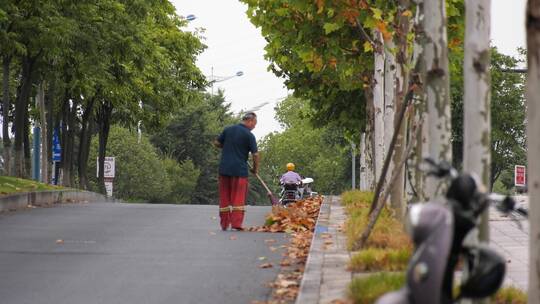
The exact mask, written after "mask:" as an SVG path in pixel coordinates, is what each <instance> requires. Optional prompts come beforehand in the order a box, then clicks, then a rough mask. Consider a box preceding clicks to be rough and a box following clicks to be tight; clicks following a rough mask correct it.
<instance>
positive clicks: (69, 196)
mask: <svg viewBox="0 0 540 304" xmlns="http://www.w3.org/2000/svg"><path fill="white" fill-rule="evenodd" d="M116 201H118V200H116V199H114V198H109V197H106V196H105V195H103V194H100V193H95V192H90V191H78V190H51V191H36V192H24V193H18V194H12V195H7V196H3V197H0V212H3V211H15V210H19V209H24V208H27V207H28V206H51V205H54V204H61V203H69V202H73V203H76V202H116Z"/></svg>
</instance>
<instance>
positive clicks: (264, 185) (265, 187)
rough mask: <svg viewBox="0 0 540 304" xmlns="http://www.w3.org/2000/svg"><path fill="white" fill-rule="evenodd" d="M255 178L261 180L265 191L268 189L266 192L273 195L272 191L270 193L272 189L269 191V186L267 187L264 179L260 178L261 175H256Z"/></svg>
mask: <svg viewBox="0 0 540 304" xmlns="http://www.w3.org/2000/svg"><path fill="white" fill-rule="evenodd" d="M255 176H256V177H257V178H258V179H259V181H260V182H261V184H262V185H263V187H264V189H266V192H268V193H272V191H270V189H268V186H266V184H265V183H264V181H263V180H262V178H261V177H260V176H259V174H258V173H256V174H255Z"/></svg>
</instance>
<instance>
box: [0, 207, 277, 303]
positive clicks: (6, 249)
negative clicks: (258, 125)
mask: <svg viewBox="0 0 540 304" xmlns="http://www.w3.org/2000/svg"><path fill="white" fill-rule="evenodd" d="M217 208H218V207H217V206H193V205H142V204H119V203H92V204H74V205H63V206H59V207H54V208H38V209H31V210H25V211H18V212H13V213H4V214H0V303H2V304H23V303H24V304H26V303H28V304H49V303H50V304H63V303H66V304H86V303H92V304H95V303H104V304H105V303H106V304H114V303H129V304H136V303H175V304H178V303H181V304H183V303H198V304H201V303H233V304H242V303H250V302H251V301H253V300H259V301H263V300H265V299H266V298H267V297H268V295H269V293H270V289H269V288H268V287H266V285H265V283H267V282H270V281H272V280H273V279H274V278H275V276H276V275H277V272H278V267H275V266H276V265H279V261H280V259H281V253H282V250H283V249H280V250H277V251H275V252H272V251H271V250H270V249H269V245H268V244H267V242H265V240H276V241H277V243H276V244H272V246H275V247H279V245H280V244H283V243H285V242H286V241H287V240H286V238H285V235H283V234H267V233H254V232H231V231H228V232H222V231H221V229H219V222H218V219H217V218H216V216H217ZM268 211H269V207H251V206H250V207H248V211H247V218H246V223H245V224H246V226H250V225H261V224H262V223H263V221H264V215H265V214H266V213H267V212H268ZM59 240H62V241H63V242H62V241H59ZM260 257H266V258H267V259H268V260H260V259H259V258H260ZM264 262H271V263H273V265H274V268H269V269H261V268H259V267H258V266H259V265H260V264H262V263H264Z"/></svg>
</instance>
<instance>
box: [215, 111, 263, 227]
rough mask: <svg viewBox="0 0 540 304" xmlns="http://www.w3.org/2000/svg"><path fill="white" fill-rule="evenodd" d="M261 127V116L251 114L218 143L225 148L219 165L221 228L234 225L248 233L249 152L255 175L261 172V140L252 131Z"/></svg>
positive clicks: (226, 133) (222, 134)
mask: <svg viewBox="0 0 540 304" xmlns="http://www.w3.org/2000/svg"><path fill="white" fill-rule="evenodd" d="M255 125H257V115H256V114H255V113H254V112H247V113H245V114H244V115H243V116H242V122H241V123H239V124H236V125H232V126H228V127H226V128H225V129H224V130H223V132H221V134H220V135H219V136H218V137H217V138H216V139H215V140H214V145H215V146H216V147H218V148H221V160H220V162H219V217H220V222H221V229H222V230H227V229H229V226H231V228H232V229H234V230H244V228H243V226H242V222H243V221H244V212H245V208H246V207H245V202H246V194H247V190H248V164H247V160H248V157H249V153H251V156H252V158H253V165H252V167H251V169H250V170H251V172H252V173H253V174H257V173H258V170H259V155H258V153H257V152H258V150H257V141H256V140H255V136H254V135H253V133H251V130H253V129H254V128H255Z"/></svg>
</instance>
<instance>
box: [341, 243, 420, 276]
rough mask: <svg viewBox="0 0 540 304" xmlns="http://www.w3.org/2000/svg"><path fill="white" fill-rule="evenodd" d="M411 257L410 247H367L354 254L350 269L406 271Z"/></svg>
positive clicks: (359, 270) (358, 270)
mask: <svg viewBox="0 0 540 304" xmlns="http://www.w3.org/2000/svg"><path fill="white" fill-rule="evenodd" d="M410 257H411V249H410V248H402V249H379V248H367V249H365V250H362V251H360V252H358V253H356V254H355V255H353V256H352V258H351V261H350V262H349V269H350V270H352V271H355V272H361V271H380V270H387V271H404V270H406V269H407V264H408V262H409V259H410Z"/></svg>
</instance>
